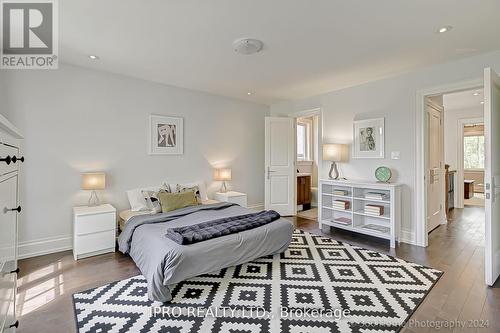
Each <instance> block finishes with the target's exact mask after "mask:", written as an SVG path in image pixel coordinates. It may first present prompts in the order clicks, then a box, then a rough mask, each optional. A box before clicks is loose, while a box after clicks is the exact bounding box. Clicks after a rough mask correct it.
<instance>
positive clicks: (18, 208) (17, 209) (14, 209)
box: [3, 206, 21, 213]
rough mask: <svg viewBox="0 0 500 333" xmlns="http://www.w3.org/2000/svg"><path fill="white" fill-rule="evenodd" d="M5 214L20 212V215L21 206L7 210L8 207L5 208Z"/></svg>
mask: <svg viewBox="0 0 500 333" xmlns="http://www.w3.org/2000/svg"><path fill="white" fill-rule="evenodd" d="M3 212H4V213H8V212H18V213H20V212H21V206H17V207H16V208H7V207H5V208H4V209H3Z"/></svg>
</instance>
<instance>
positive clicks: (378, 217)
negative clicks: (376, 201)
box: [353, 211, 391, 220]
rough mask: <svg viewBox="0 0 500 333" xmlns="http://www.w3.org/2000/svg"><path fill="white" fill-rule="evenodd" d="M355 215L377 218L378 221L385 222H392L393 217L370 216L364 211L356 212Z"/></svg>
mask: <svg viewBox="0 0 500 333" xmlns="http://www.w3.org/2000/svg"><path fill="white" fill-rule="evenodd" d="M353 213H354V214H356V215H360V216H367V217H373V218H376V219H384V220H390V219H391V217H390V216H388V215H380V216H377V215H370V214H365V213H364V212H363V211H356V212H353Z"/></svg>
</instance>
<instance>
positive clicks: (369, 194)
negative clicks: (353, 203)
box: [365, 192, 387, 200]
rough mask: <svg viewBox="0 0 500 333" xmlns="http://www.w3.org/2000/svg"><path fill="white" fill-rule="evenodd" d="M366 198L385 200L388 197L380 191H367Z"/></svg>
mask: <svg viewBox="0 0 500 333" xmlns="http://www.w3.org/2000/svg"><path fill="white" fill-rule="evenodd" d="M365 198H366V199H371V200H385V199H387V195H386V194H385V193H379V192H366V194H365Z"/></svg>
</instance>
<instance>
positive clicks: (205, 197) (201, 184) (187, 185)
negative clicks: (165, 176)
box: [170, 181, 208, 200]
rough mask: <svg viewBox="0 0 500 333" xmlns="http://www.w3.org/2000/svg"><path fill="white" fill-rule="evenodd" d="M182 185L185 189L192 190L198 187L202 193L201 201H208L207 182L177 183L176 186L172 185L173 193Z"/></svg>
mask: <svg viewBox="0 0 500 333" xmlns="http://www.w3.org/2000/svg"><path fill="white" fill-rule="evenodd" d="M178 185H180V186H181V187H185V188H190V187H194V186H198V190H199V191H200V197H201V200H208V195H207V188H206V186H205V182H202V181H197V182H192V183H180V184H179V183H175V184H170V188H171V189H172V192H174V191H177V186H178Z"/></svg>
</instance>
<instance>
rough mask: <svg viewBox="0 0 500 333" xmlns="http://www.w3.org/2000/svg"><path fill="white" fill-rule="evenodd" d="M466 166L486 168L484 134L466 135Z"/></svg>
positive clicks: (467, 167) (466, 167)
mask: <svg viewBox="0 0 500 333" xmlns="http://www.w3.org/2000/svg"><path fill="white" fill-rule="evenodd" d="M464 168H465V169H484V135H474V136H465V137H464Z"/></svg>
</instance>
